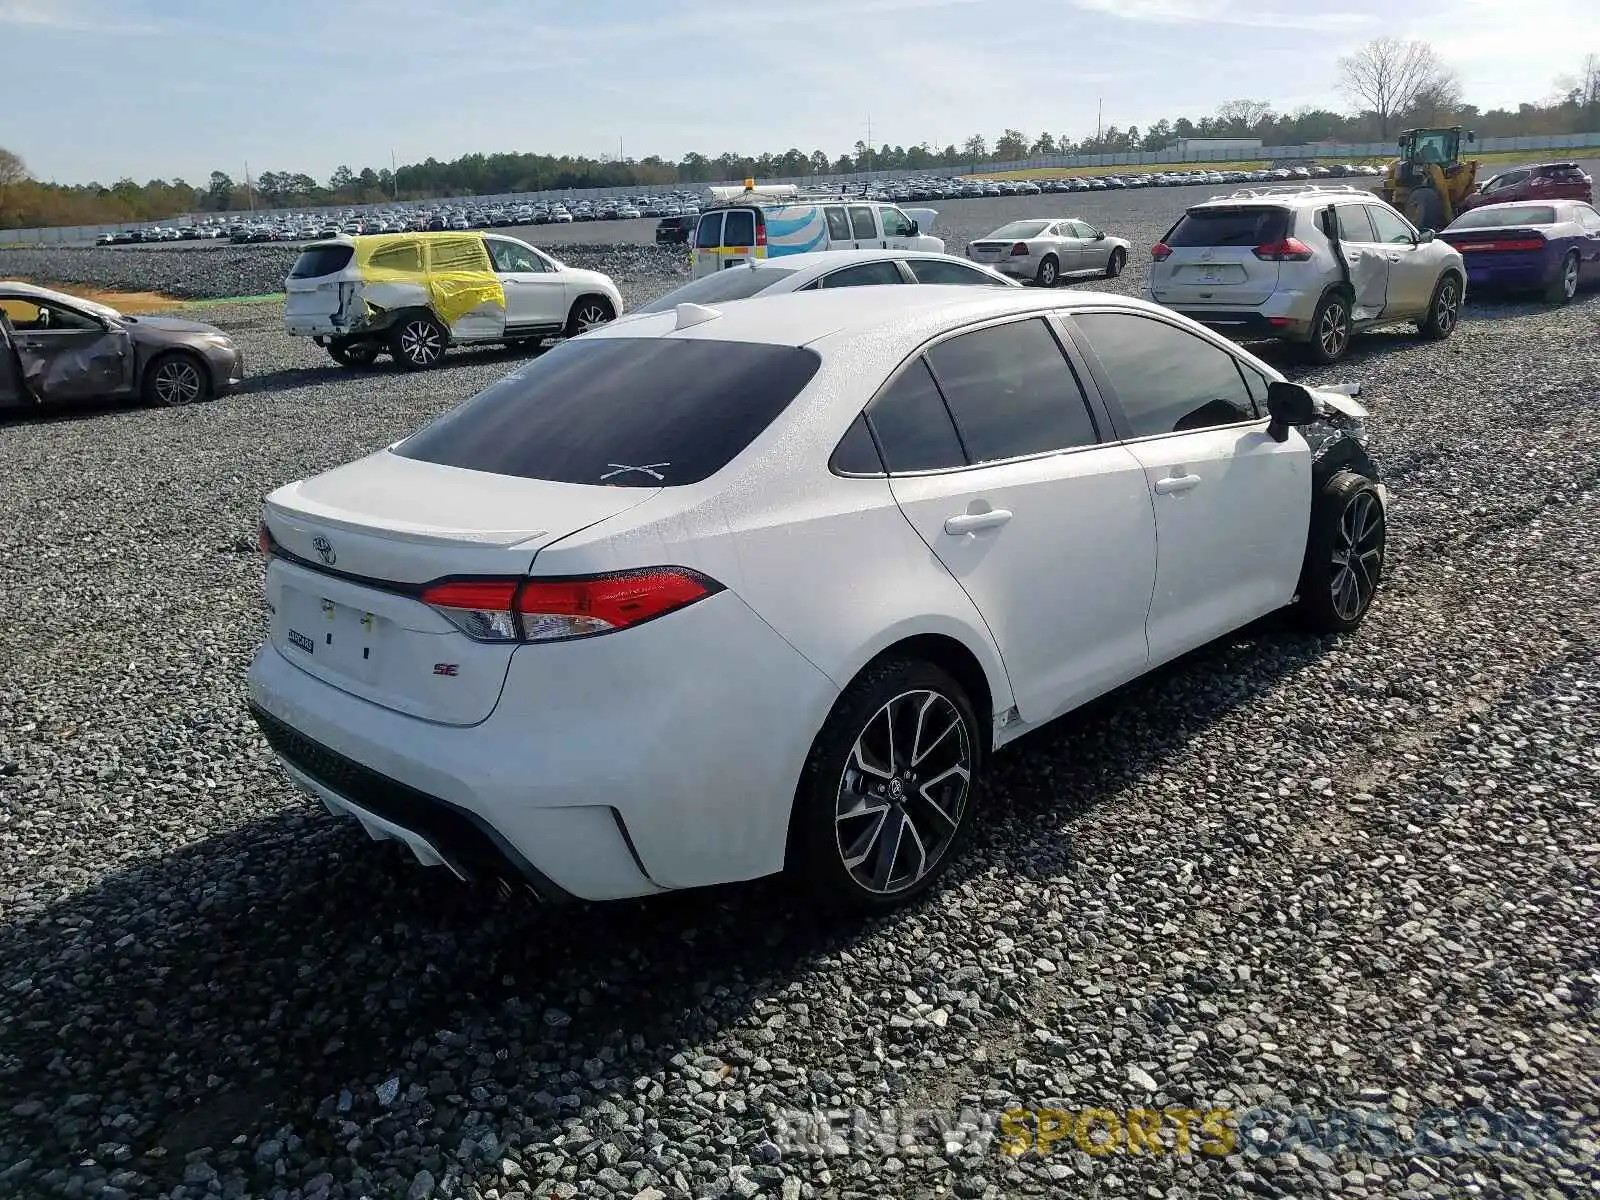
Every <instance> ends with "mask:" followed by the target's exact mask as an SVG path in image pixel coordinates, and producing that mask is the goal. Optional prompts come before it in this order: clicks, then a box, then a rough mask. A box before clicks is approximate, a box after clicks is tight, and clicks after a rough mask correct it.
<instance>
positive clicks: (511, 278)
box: [283, 231, 622, 370]
mask: <svg viewBox="0 0 1600 1200" xmlns="http://www.w3.org/2000/svg"><path fill="white" fill-rule="evenodd" d="M284 292H285V300H284V314H283V319H284V327H285V328H286V329H287V330H288V331H289V332H290V333H291V334H295V335H297V336H300V337H309V338H312V339H313V340H314V341H315V342H316V343H317V345H319V346H322V347H325V348H326V349H327V351H328V353H329V354H330V355H331V356H332V357H333V360H334V361H335V362H337V363H339V364H341V365H343V366H366V365H367V364H369V363H371V362H372V361H373V360H374V359H376V358H377V357H378V355H379V354H382V353H384V352H385V351H387V352H388V353H389V354H390V355H392V356H393V357H394V360H395V362H396V363H398V364H399V365H400V366H402V367H405V368H407V369H410V370H420V369H422V368H424V367H431V366H433V365H434V364H435V363H437V362H438V361H439V360H440V358H442V357H443V356H444V352H445V350H446V349H447V348H448V347H450V346H453V345H473V344H478V343H483V342H505V343H510V344H513V345H515V344H537V343H538V342H540V341H543V340H544V339H545V338H547V337H560V336H566V337H576V336H577V335H578V334H580V333H583V332H584V331H585V330H587V329H592V328H593V327H594V326H596V325H603V324H605V323H606V322H607V321H610V320H613V319H614V318H616V317H618V316H620V315H621V313H622V293H621V292H619V291H618V290H617V285H616V284H614V283H613V282H612V281H611V279H610V278H609V277H608V276H606V275H603V274H601V273H600V272H599V271H584V270H580V269H578V268H576V267H569V266H567V265H566V264H565V263H563V262H561V261H560V260H558V259H556V258H553V257H552V256H551V255H549V254H547V253H545V252H544V251H543V250H539V249H536V248H535V247H533V246H530V245H528V244H527V243H526V242H519V241H517V240H516V239H515V238H509V237H504V236H501V235H499V234H493V233H476V232H470V231H469V232H451V233H392V234H377V235H373V236H370V237H340V238H330V239H326V240H323V241H318V242H312V243H311V244H309V245H308V246H306V247H305V249H304V250H303V251H302V252H301V254H300V257H299V259H297V260H296V262H295V264H294V267H293V268H292V269H291V270H290V272H289V278H288V279H287V280H285V281H284Z"/></svg>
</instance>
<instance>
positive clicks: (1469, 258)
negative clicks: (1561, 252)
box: [1462, 252, 1561, 292]
mask: <svg viewBox="0 0 1600 1200" xmlns="http://www.w3.org/2000/svg"><path fill="white" fill-rule="evenodd" d="M1462 257H1463V258H1465V259H1466V264H1467V286H1468V287H1469V288H1473V289H1479V288H1481V289H1482V290H1484V291H1486V292H1492V291H1520V290H1526V289H1532V288H1542V287H1544V286H1545V285H1546V284H1548V283H1549V282H1550V281H1551V280H1553V279H1555V278H1556V276H1557V275H1558V274H1559V272H1560V269H1561V259H1560V257H1559V256H1558V255H1554V254H1541V255H1516V256H1515V258H1512V256H1498V258H1499V260H1498V261H1496V256H1494V255H1484V254H1483V253H1481V252H1480V253H1478V254H1465V255H1463V256H1462Z"/></svg>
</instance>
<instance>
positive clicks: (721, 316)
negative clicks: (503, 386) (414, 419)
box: [584, 284, 1171, 352]
mask: <svg viewBox="0 0 1600 1200" xmlns="http://www.w3.org/2000/svg"><path fill="white" fill-rule="evenodd" d="M1104 304H1113V305H1116V306H1117V307H1121V308H1128V309H1134V310H1140V311H1147V312H1151V313H1165V314H1168V315H1170V312H1171V310H1170V309H1164V308H1162V307H1160V306H1159V305H1155V304H1151V303H1150V302H1149V301H1146V300H1137V299H1134V298H1133V297H1130V296H1122V295H1116V294H1111V293H1106V292H1091V291H1077V290H1073V291H1039V290H1035V289H1030V288H975V287H972V286H971V285H963V284H922V285H920V286H918V287H856V288H838V289H835V290H831V291H830V290H828V289H823V290H822V291H819V292H787V293H783V294H780V295H776V296H772V295H764V296H757V297H754V298H751V299H748V300H732V301H728V302H727V303H724V304H712V305H708V306H706V307H707V308H708V309H710V310H711V311H713V312H715V313H716V314H717V315H716V316H715V317H713V318H711V319H709V320H705V321H701V322H699V323H697V324H692V325H689V326H688V327H687V328H683V329H678V328H676V326H677V315H676V313H674V312H662V313H653V314H650V315H648V316H641V317H639V318H637V319H636V320H632V321H624V322H620V323H618V324H615V325H605V326H601V327H600V328H599V329H594V330H591V331H590V332H589V333H587V334H585V335H584V337H585V338H596V339H600V338H614V337H622V338H651V337H679V338H706V339H709V340H714V341H729V342H759V343H767V344H769V345H778V346H809V345H813V344H815V343H817V342H820V341H823V340H824V339H827V338H830V337H833V336H834V335H836V334H837V335H843V336H847V337H856V336H870V337H872V338H873V339H875V340H878V341H880V342H888V341H893V342H896V343H902V344H904V345H905V347H906V351H907V352H909V351H910V350H911V349H912V348H914V347H915V346H918V345H920V344H921V343H922V342H924V341H926V340H927V339H928V338H929V337H931V336H933V335H934V334H936V333H938V332H939V331H940V329H944V328H950V329H954V328H957V327H959V326H961V325H965V324H971V323H973V322H977V321H983V320H986V319H988V318H991V317H1004V316H1010V315H1014V314H1015V315H1024V314H1027V313H1044V312H1054V311H1061V310H1071V309H1076V308H1086V307H1090V306H1097V305H1104Z"/></svg>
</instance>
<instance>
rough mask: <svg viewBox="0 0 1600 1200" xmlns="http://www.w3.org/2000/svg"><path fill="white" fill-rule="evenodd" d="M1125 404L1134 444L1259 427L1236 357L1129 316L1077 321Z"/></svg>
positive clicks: (1094, 315) (1090, 317) (1186, 334)
mask: <svg viewBox="0 0 1600 1200" xmlns="http://www.w3.org/2000/svg"><path fill="white" fill-rule="evenodd" d="M1075 319H1076V321H1077V323H1078V325H1079V327H1080V328H1082V330H1083V332H1084V335H1085V338H1086V339H1087V341H1088V343H1089V346H1090V348H1091V349H1092V350H1093V351H1094V353H1095V356H1096V357H1097V358H1099V360H1100V362H1101V365H1103V366H1104V367H1105V370H1106V374H1107V375H1108V376H1110V380H1111V386H1112V388H1113V389H1114V390H1115V391H1116V394H1117V399H1118V400H1119V401H1120V402H1121V404H1122V411H1123V413H1124V414H1125V415H1126V417H1127V421H1128V426H1129V430H1128V436H1129V437H1149V436H1151V435H1154V434H1161V433H1182V432H1185V431H1187V430H1192V429H1206V428H1209V427H1211V426H1214V425H1232V424H1234V423H1235V422H1238V421H1250V420H1254V419H1255V408H1254V406H1253V405H1252V404H1251V401H1250V394H1249V393H1248V392H1247V391H1246V390H1245V386H1244V380H1243V379H1242V378H1241V376H1240V374H1239V370H1238V368H1237V367H1236V366H1234V361H1235V360H1234V357H1233V355H1231V354H1229V353H1227V352H1226V351H1225V350H1221V349H1218V348H1217V347H1216V346H1213V345H1212V344H1211V343H1210V342H1208V341H1205V340H1203V339H1201V338H1198V337H1196V336H1195V335H1194V334H1192V333H1189V332H1187V331H1186V330H1182V329H1178V328H1177V327H1176V326H1172V325H1168V324H1166V323H1165V322H1163V321H1156V320H1152V319H1150V318H1148V317H1136V316H1131V315H1128V314H1124V313H1084V314H1082V315H1081V316H1078V317H1076V318H1075Z"/></svg>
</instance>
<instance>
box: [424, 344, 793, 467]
mask: <svg viewBox="0 0 1600 1200" xmlns="http://www.w3.org/2000/svg"><path fill="white" fill-rule="evenodd" d="M821 361H822V360H821V359H820V358H818V357H817V355H816V354H815V353H814V352H812V351H810V350H804V349H800V348H797V347H794V346H772V345H767V344H764V343H756V342H720V341H712V340H709V339H701V338H692V339H691V338H593V339H590V338H580V339H577V340H575V341H571V342H566V343H564V344H562V345H559V346H557V347H556V348H555V349H553V350H551V351H550V352H549V353H547V354H545V355H543V356H542V357H540V358H537V359H535V360H534V361H533V362H531V363H529V364H528V365H527V366H526V367H524V368H523V369H522V370H520V371H518V372H516V373H515V374H514V375H508V376H507V377H506V378H504V379H502V380H501V381H500V382H499V383H496V384H494V385H493V386H492V387H490V388H488V389H487V390H485V391H482V392H479V393H478V394H477V395H476V396H474V397H473V398H472V399H471V400H468V401H467V402H466V403H465V404H463V405H461V406H460V407H459V408H456V409H454V410H452V411H451V412H449V413H446V414H445V415H444V416H442V417H440V418H439V419H438V420H436V421H434V422H433V423H432V424H430V425H428V426H426V427H424V428H423V429H422V430H420V431H419V432H417V433H415V434H413V435H412V436H411V437H409V438H407V439H406V440H405V441H404V442H402V443H401V444H400V445H399V446H397V447H396V448H395V453H396V454H399V455H400V456H401V457H403V458H412V459H417V460H418V461H420V462H431V463H438V464H440V465H441V466H447V467H461V468H464V469H465V470H468V471H485V472H488V473H490V474H494V475H514V476H517V477H519V478H522V479H548V480H552V481H554V482H557V483H591V484H602V485H610V486H612V487H663V486H665V487H672V486H676V485H681V484H687V483H699V482H700V481H701V480H702V479H705V478H707V477H708V476H710V475H712V474H714V473H715V472H717V471H719V470H721V469H722V468H723V467H725V466H727V464H728V463H730V462H731V461H733V459H734V458H735V457H737V456H738V454H739V453H740V452H741V451H743V450H744V448H745V447H746V446H748V445H749V444H750V443H751V442H752V441H754V440H755V438H756V437H757V435H759V434H760V433H761V431H762V430H764V429H765V428H766V427H767V426H768V425H770V424H771V423H772V422H773V420H774V419H775V418H776V417H777V416H778V414H779V413H781V412H782V411H783V410H784V409H785V408H787V407H788V406H789V404H790V402H791V401H793V400H794V398H795V397H796V396H798V395H799V394H800V393H801V392H802V391H803V390H804V389H805V386H806V384H808V383H810V382H811V377H812V376H813V375H815V374H816V372H817V368H818V367H819V366H820V365H821Z"/></svg>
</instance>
